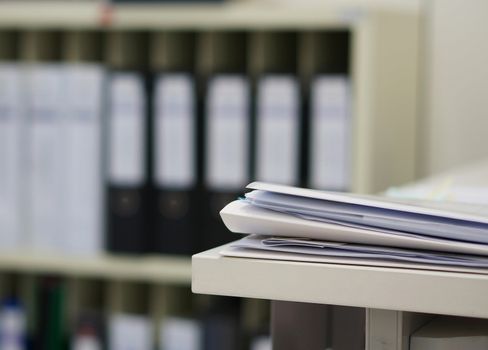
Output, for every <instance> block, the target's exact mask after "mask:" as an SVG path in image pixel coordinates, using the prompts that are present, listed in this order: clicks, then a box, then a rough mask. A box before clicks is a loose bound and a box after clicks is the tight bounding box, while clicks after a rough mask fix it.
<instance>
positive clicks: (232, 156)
mask: <svg viewBox="0 0 488 350" xmlns="http://www.w3.org/2000/svg"><path fill="white" fill-rule="evenodd" d="M249 164H250V91H249V82H248V80H247V78H246V77H245V76H243V75H232V74H219V75H215V76H214V77H212V78H211V79H210V81H209V84H208V92H207V96H206V123H205V165H204V166H205V177H204V179H205V181H204V185H205V190H206V197H207V198H206V201H205V203H207V205H206V206H205V209H206V211H207V213H206V215H205V231H204V237H203V243H202V245H203V247H202V248H201V249H208V248H211V247H215V246H217V245H220V244H223V243H225V242H229V241H231V240H233V239H235V238H236V237H237V236H236V235H235V234H232V233H230V232H228V231H227V230H226V228H225V227H224V225H222V222H221V220H220V217H219V211H220V209H221V208H222V206H223V205H225V203H227V202H228V201H229V200H232V199H235V198H236V197H237V196H238V195H239V192H240V189H241V188H242V186H243V184H245V183H246V181H247V180H248V179H249Z"/></svg>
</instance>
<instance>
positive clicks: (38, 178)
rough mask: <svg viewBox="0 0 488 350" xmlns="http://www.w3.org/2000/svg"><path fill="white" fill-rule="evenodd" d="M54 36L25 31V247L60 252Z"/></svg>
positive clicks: (59, 100) (60, 116)
mask: <svg viewBox="0 0 488 350" xmlns="http://www.w3.org/2000/svg"><path fill="white" fill-rule="evenodd" d="M58 39H59V38H58V35H57V33H51V32H43V33H37V32H27V33H25V36H24V38H23V40H25V41H26V43H25V45H24V47H25V50H26V51H25V52H24V53H23V56H24V59H26V60H27V61H28V62H29V64H28V67H27V75H28V76H27V78H26V79H27V80H26V87H27V108H28V111H29V112H28V120H29V123H28V126H27V140H28V172H29V174H30V181H29V183H28V186H27V188H28V191H29V195H28V203H29V208H28V210H27V212H28V213H29V221H28V222H29V238H28V240H29V245H30V246H31V248H33V249H34V250H38V251H43V252H59V251H60V250H61V239H60V238H61V237H60V235H61V230H62V226H61V219H60V213H62V205H63V203H62V198H63V197H62V196H63V193H62V191H63V187H62V184H63V175H62V174H63V166H64V164H63V159H64V151H65V149H64V145H63V140H64V138H63V122H64V120H65V119H64V113H63V108H64V94H63V91H64V83H65V80H64V70H63V69H62V67H61V66H60V65H59V58H60V55H59V53H60V42H59V40H58Z"/></svg>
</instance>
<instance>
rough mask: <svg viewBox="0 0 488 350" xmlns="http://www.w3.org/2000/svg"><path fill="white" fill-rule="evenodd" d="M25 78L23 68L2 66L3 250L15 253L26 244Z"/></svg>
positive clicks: (0, 227)
mask: <svg viewBox="0 0 488 350" xmlns="http://www.w3.org/2000/svg"><path fill="white" fill-rule="evenodd" d="M23 77H24V74H23V66H21V65H17V64H14V63H0V250H12V249H15V248H18V247H19V245H21V244H22V243H23V242H22V235H23V230H22V227H21V223H22V222H23V221H24V219H25V217H24V216H22V213H25V211H24V210H22V208H21V205H22V201H21V199H22V193H21V189H22V187H24V186H23V181H25V178H24V175H25V174H26V172H25V171H23V169H22V168H21V167H22V162H21V160H22V158H23V156H24V151H25V148H24V145H25V139H24V137H23V132H24V122H25V120H24V112H25V111H24V108H23V106H24V90H23V85H22V83H23Z"/></svg>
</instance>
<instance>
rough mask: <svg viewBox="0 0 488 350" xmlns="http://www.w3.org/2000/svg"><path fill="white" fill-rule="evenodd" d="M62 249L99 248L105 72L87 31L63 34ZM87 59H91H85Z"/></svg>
mask: <svg viewBox="0 0 488 350" xmlns="http://www.w3.org/2000/svg"><path fill="white" fill-rule="evenodd" d="M66 39H67V45H65V49H66V52H65V58H66V60H67V61H68V63H66V64H65V65H64V69H65V74H66V78H65V88H64V94H65V101H66V107H65V112H64V113H65V116H66V117H65V122H64V133H63V134H64V149H65V159H64V170H63V176H64V180H65V182H64V186H65V188H64V191H63V196H64V198H63V199H64V201H63V202H64V203H63V210H64V215H63V216H62V217H63V236H62V238H63V251H64V252H65V253H67V254H77V255H95V254H99V253H101V252H102V251H103V231H102V229H103V226H102V219H103V217H102V212H103V210H102V208H103V207H102V200H103V194H102V192H103V177H102V168H101V166H102V160H101V155H102V140H101V137H102V135H101V132H102V112H103V111H102V106H103V90H104V78H105V71H104V69H103V67H102V65H101V64H100V63H97V62H96V61H94V60H95V59H99V58H100V57H99V56H97V51H98V52H99V50H98V47H96V45H95V44H96V43H97V41H98V40H97V39H98V38H97V37H96V36H95V35H94V34H92V33H86V32H84V33H83V32H74V33H68V34H66ZM90 61H91V62H90Z"/></svg>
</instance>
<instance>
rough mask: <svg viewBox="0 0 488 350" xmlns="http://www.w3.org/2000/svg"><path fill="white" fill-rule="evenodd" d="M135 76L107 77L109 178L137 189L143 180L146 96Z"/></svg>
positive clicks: (139, 80) (122, 74)
mask: <svg viewBox="0 0 488 350" xmlns="http://www.w3.org/2000/svg"><path fill="white" fill-rule="evenodd" d="M142 79H143V78H142V77H141V76H139V75H138V74H136V73H112V75H111V76H110V77H109V121H108V125H109V149H108V157H109V159H108V161H109V179H110V182H111V183H112V184H114V185H129V186H138V185H140V184H141V183H142V182H144V180H145V178H146V173H145V172H146V169H145V161H144V160H145V154H146V152H145V139H146V138H145V129H146V116H145V111H146V106H145V104H146V96H145V91H144V82H143V80H142Z"/></svg>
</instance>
